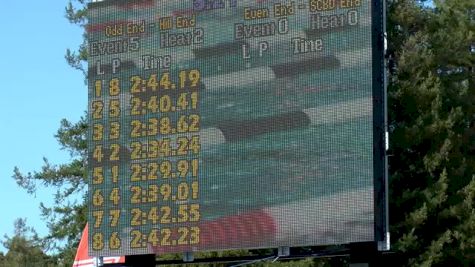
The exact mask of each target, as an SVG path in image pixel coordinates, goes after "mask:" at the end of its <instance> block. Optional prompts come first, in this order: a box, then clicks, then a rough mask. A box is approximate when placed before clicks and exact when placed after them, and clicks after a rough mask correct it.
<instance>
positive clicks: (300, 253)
mask: <svg viewBox="0 0 475 267" xmlns="http://www.w3.org/2000/svg"><path fill="white" fill-rule="evenodd" d="M248 252H249V253H248V255H246V256H232V257H203V258H202V257H199V256H200V253H196V256H197V258H194V259H193V260H192V261H184V259H181V258H179V257H180V256H182V255H183V254H175V259H163V258H161V257H160V256H156V255H153V254H148V255H134V256H126V263H121V264H105V265H104V266H105V267H151V266H162V265H179V264H180V265H183V264H203V265H204V264H215V263H219V264H223V265H222V266H242V265H248V264H253V263H259V262H261V263H265V262H274V261H295V260H300V259H306V258H315V259H316V258H332V259H331V260H335V262H339V263H340V264H338V265H339V266H340V265H341V264H342V263H343V264H344V263H347V264H353V263H367V264H368V265H366V266H370V267H372V266H382V265H381V264H383V263H384V266H398V265H397V264H396V261H395V259H396V254H395V253H394V252H391V251H384V252H381V251H378V249H377V243H375V242H364V243H352V244H349V245H335V246H318V247H292V248H290V251H289V252H290V253H289V254H288V255H279V249H255V250H248ZM395 264H396V265H395Z"/></svg>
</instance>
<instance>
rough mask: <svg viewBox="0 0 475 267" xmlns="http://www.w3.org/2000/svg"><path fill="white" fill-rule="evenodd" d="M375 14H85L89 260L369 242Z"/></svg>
mask: <svg viewBox="0 0 475 267" xmlns="http://www.w3.org/2000/svg"><path fill="white" fill-rule="evenodd" d="M381 14H382V7H381V5H380V4H379V1H376V2H374V1H369V0H179V1H178V0H177V1H172V0H149V1H121V0H118V1H113V0H109V1H101V2H94V3H91V4H90V5H89V7H88V20H89V23H88V26H87V37H88V57H89V74H88V79H89V112H88V119H89V134H88V177H89V196H88V202H89V218H88V219H89V227H90V230H89V253H90V254H91V255H94V256H108V255H134V254H150V253H156V254H160V253H166V252H193V251H203V250H224V249H239V248H269V247H296V246H313V245H329V244H349V243H354V242H373V241H381V240H382V239H383V234H384V231H385V228H384V223H385V219H384V214H383V213H384V212H383V211H384V205H383V204H381V203H383V202H384V201H383V200H384V192H382V190H381V189H382V188H383V187H384V186H382V185H384V151H383V150H384V142H383V129H384V127H383V122H384V104H383V102H384V99H383V98H384V94H383V79H382V77H383V76H382V66H383V65H382V64H383V63H382V62H383V61H382V47H381V43H382V42H381V40H380V38H379V37H380V32H381V29H382V18H381V17H382V15H381ZM383 191H384V190H383ZM381 192H382V193H381Z"/></svg>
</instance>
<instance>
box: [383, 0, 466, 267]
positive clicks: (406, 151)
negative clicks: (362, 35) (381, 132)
mask: <svg viewBox="0 0 475 267" xmlns="http://www.w3.org/2000/svg"><path fill="white" fill-rule="evenodd" d="M435 6H436V8H435V9H431V8H425V7H422V6H421V5H420V3H418V2H416V1H410V0H403V1H393V2H391V5H390V13H389V22H388V30H389V37H390V41H392V40H394V41H393V42H391V43H392V46H391V53H392V56H393V60H394V62H395V64H394V65H393V68H392V69H391V71H392V72H391V74H392V75H391V77H390V78H391V79H390V85H389V88H388V89H389V99H388V102H389V105H390V107H389V118H390V121H389V126H390V129H391V140H390V141H391V154H392V156H391V157H390V162H389V164H390V173H391V174H390V176H391V183H390V191H391V192H390V201H391V207H390V215H391V216H390V217H391V232H392V238H393V241H394V248H395V249H396V250H397V251H398V252H400V253H401V255H402V256H403V257H399V259H400V260H401V262H400V263H399V265H401V266H402V265H406V266H447V265H449V264H453V265H454V266H469V265H470V264H471V263H472V262H473V260H474V255H475V246H474V245H475V243H474V242H473V240H474V238H475V232H474V231H473V229H474V227H475V220H474V210H473V206H471V205H472V203H473V201H474V195H475V190H474V187H473V183H475V180H474V179H475V178H474V176H473V175H474V174H475V161H474V160H475V158H474V157H473V156H474V152H475V139H474V138H473V137H474V136H475V121H474V118H475V109H474V107H475V106H474V105H473V103H475V87H474V74H473V66H474V65H475V58H474V56H475V54H473V53H471V52H470V49H469V48H470V45H471V44H475V39H474V26H475V24H474V22H473V20H472V21H471V20H470V17H469V14H470V12H469V11H470V10H475V2H473V1H470V0H449V1H444V2H435Z"/></svg>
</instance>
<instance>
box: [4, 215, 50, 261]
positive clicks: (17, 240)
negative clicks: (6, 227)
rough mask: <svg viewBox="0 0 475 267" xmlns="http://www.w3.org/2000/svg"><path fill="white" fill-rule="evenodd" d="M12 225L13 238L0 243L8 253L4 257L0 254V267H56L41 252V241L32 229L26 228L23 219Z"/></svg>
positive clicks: (7, 238) (48, 257)
mask: <svg viewBox="0 0 475 267" xmlns="http://www.w3.org/2000/svg"><path fill="white" fill-rule="evenodd" d="M14 225H15V234H14V236H13V237H8V236H5V237H4V240H3V241H2V244H3V246H5V248H7V249H8V252H7V254H6V255H3V253H0V267H23V266H25V267H26V266H38V267H52V266H56V264H55V259H54V258H52V257H50V256H48V255H46V254H45V253H44V252H43V247H42V242H41V240H40V239H39V238H38V235H37V234H36V233H35V231H34V230H33V229H32V228H30V227H27V226H26V220H25V219H17V220H16V221H15V224H14Z"/></svg>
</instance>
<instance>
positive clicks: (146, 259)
mask: <svg viewBox="0 0 475 267" xmlns="http://www.w3.org/2000/svg"><path fill="white" fill-rule="evenodd" d="M125 266H127V267H155V266H156V259H155V254H146V255H130V256H125Z"/></svg>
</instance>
